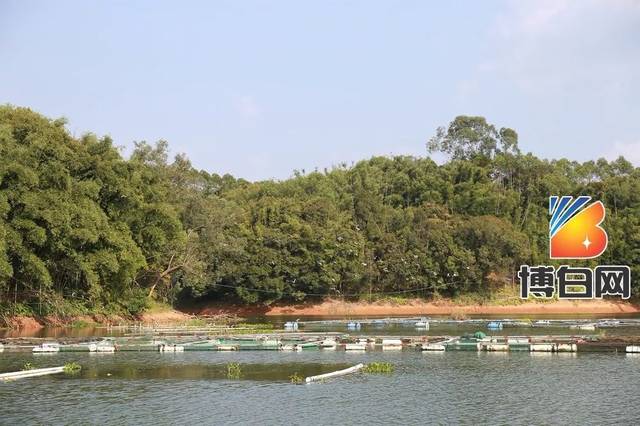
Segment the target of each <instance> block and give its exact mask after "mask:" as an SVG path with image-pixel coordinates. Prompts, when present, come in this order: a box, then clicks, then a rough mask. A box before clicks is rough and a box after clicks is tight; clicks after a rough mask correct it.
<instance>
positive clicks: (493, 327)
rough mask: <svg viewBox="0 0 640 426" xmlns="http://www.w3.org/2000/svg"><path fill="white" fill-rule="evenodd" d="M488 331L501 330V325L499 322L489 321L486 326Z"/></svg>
mask: <svg viewBox="0 0 640 426" xmlns="http://www.w3.org/2000/svg"><path fill="white" fill-rule="evenodd" d="M487 328H488V329H489V330H502V323H501V322H500V321H491V322H490V323H489V324H487Z"/></svg>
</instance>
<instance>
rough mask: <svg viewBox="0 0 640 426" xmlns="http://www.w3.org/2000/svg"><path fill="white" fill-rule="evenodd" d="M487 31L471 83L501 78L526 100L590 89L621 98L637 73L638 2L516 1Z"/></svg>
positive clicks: (639, 62) (639, 58)
mask: <svg viewBox="0 0 640 426" xmlns="http://www.w3.org/2000/svg"><path fill="white" fill-rule="evenodd" d="M507 5H508V6H507V8H506V10H505V11H504V12H503V13H502V14H501V15H500V16H498V17H497V18H496V20H495V23H494V25H493V26H492V28H491V29H490V31H489V35H488V37H489V40H488V50H487V54H486V59H485V61H484V62H483V63H481V64H478V66H477V67H476V69H475V70H474V75H473V76H471V77H470V81H469V82H465V83H464V84H462V85H461V90H462V91H464V90H465V89H468V88H469V87H476V86H478V85H480V83H478V82H477V81H474V80H479V81H482V80H487V79H489V78H498V79H505V80H507V81H510V82H512V83H513V84H514V85H515V88H516V89H518V90H521V91H522V92H524V93H526V94H529V95H534V96H536V95H545V94H547V93H549V92H550V93H554V92H556V91H561V92H564V93H567V92H575V91H578V90H590V91H592V92H593V93H594V94H595V95H598V96H603V97H605V98H607V99H611V97H612V96H613V97H615V96H619V95H621V94H623V92H624V91H625V90H627V89H628V87H629V86H631V82H634V81H635V79H637V75H638V73H640V50H639V49H640V47H639V44H638V40H640V1H636V0H617V1H605V0H582V1H575V0H574V1H570V0H539V1H531V0H518V1H511V2H508V3H507Z"/></svg>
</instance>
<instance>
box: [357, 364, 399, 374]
mask: <svg viewBox="0 0 640 426" xmlns="http://www.w3.org/2000/svg"><path fill="white" fill-rule="evenodd" d="M393 369H394V368H393V364H391V363H389V362H372V363H369V364H367V365H365V366H364V368H363V369H362V371H363V372H365V373H371V374H383V373H392V372H393Z"/></svg>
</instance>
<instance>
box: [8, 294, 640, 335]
mask: <svg viewBox="0 0 640 426" xmlns="http://www.w3.org/2000/svg"><path fill="white" fill-rule="evenodd" d="M634 314H640V304H638V303H632V302H624V301H609V300H586V301H576V300H559V301H555V302H535V301H532V302H523V303H519V304H511V305H499V304H490V303H488V304H460V303H455V302H452V301H451V300H438V301H431V302H427V301H424V300H420V299H413V300H407V301H406V302H404V303H393V302H371V303H369V302H345V301H341V300H325V301H322V302H316V303H302V304H289V305H273V306H265V305H249V306H247V305H235V304H228V303H211V304H205V305H200V306H194V307H188V308H183V309H169V310H164V311H153V312H147V313H144V314H142V315H140V316H137V317H123V316H109V317H107V316H104V315H81V316H70V317H65V318H61V317H54V316H49V317H43V318H35V317H30V316H16V317H12V318H8V323H7V324H6V325H5V327H6V328H14V329H40V328H44V327H72V326H73V324H74V323H75V322H81V323H84V324H85V325H86V326H100V325H107V324H112V325H115V324H123V323H134V322H140V323H144V324H156V325H161V324H178V323H184V322H186V321H189V320H191V319H194V318H199V317H215V316H232V317H240V318H243V317H244V318H246V317H278V316H305V317H349V316H359V317H366V316H411V315H415V316H418V315H424V316H429V315H450V316H461V317H464V316H468V315H474V316H478V315H505V316H510V315H511V316H522V315H540V316H545V315H549V316H551V315H565V316H566V315H576V316H580V315H611V316H616V315H634ZM0 328H2V327H1V326H0Z"/></svg>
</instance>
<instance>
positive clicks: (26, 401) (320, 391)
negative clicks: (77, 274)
mask: <svg viewBox="0 0 640 426" xmlns="http://www.w3.org/2000/svg"><path fill="white" fill-rule="evenodd" d="M72 360H75V361H77V362H79V363H80V364H81V365H82V366H83V372H82V373H81V374H80V375H78V376H71V377H69V376H64V375H60V376H47V377H39V378H33V379H25V380H20V381H15V382H9V383H0V406H1V407H2V410H1V411H2V413H1V414H0V415H1V417H0V423H1V424H45V423H46V424H154V425H157V424H176V423H182V424H257V423H259V424H282V423H290V424H302V423H312V424H343V423H346V424H360V423H374V424H378V423H392V424H399V423H400V424H416V423H427V424H429V423H430V424H444V423H455V424H459V423H463V424H487V423H490V424H557V423H569V424H593V425H596V424H634V423H636V421H637V419H638V418H639V417H640V396H639V394H638V392H637V390H638V385H637V384H638V383H640V357H629V356H622V355H615V354H577V355H576V354H549V353H535V354H529V353H486V352H480V353H477V352H447V353H421V352H413V351H403V352H391V353H386V352H371V353H359V354H353V353H345V352H340V351H338V352H335V351H331V352H322V351H309V352H251V351H249V352H233V353H223V352H191V353H187V352H186V353H181V354H171V355H167V354H158V353H117V354H112V355H105V356H100V357H95V356H90V355H89V354H78V353H75V354H71V353H61V354H58V355H56V356H53V357H44V358H39V357H34V356H33V355H31V354H27V353H9V354H8V353H4V354H1V355H0V366H1V369H2V370H3V371H7V370H11V369H14V368H19V367H20V366H22V365H23V364H24V363H25V362H27V361H28V362H32V363H34V364H36V365H37V366H39V367H46V366H54V365H62V364H64V363H65V362H68V361H72ZM371 361H383V362H391V363H393V364H394V365H395V367H396V369H395V372H394V373H392V374H389V375H386V374H385V375H367V374H361V373H358V374H354V375H350V376H345V377H342V378H336V379H332V380H328V381H326V382H325V383H316V384H310V385H298V386H296V385H292V384H290V383H289V382H288V381H287V378H288V377H289V376H290V375H292V374H293V373H295V372H297V373H299V374H301V375H303V376H306V375H309V374H319V373H321V372H325V371H332V370H334V369H340V368H343V367H344V366H346V365H353V364H356V363H358V362H365V363H367V362H371ZM228 362H239V363H240V365H241V367H242V371H243V379H241V380H227V379H226V378H225V377H224V376H225V365H226V364H227V363H228Z"/></svg>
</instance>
